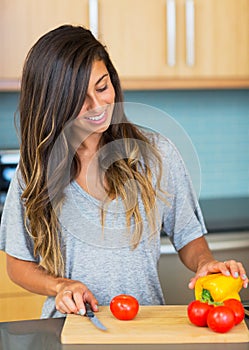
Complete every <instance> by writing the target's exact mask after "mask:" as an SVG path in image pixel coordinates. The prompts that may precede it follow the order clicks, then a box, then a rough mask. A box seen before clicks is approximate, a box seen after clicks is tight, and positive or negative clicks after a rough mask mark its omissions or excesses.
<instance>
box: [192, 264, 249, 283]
mask: <svg viewBox="0 0 249 350" xmlns="http://www.w3.org/2000/svg"><path fill="white" fill-rule="evenodd" d="M218 272H221V273H222V274H223V275H225V276H230V275H231V276H233V277H234V278H239V277H240V278H241V279H242V280H243V287H244V288H247V287H248V277H247V275H246V271H245V268H244V266H243V265H242V263H241V262H238V261H235V260H227V261H224V262H222V261H217V260H212V261H210V262H208V263H205V264H204V265H202V266H201V267H200V268H199V269H198V270H197V272H196V274H195V276H194V277H193V278H192V279H191V280H190V283H189V288H190V289H194V287H195V283H196V281H197V279H198V278H199V277H203V276H207V275H210V274H211V273H218Z"/></svg>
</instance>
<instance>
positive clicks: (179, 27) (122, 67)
mask: <svg viewBox="0 0 249 350" xmlns="http://www.w3.org/2000/svg"><path fill="white" fill-rule="evenodd" d="M99 3H100V5H99V25H100V40H101V41H102V42H103V43H105V44H106V46H107V48H108V50H109V52H110V54H111V57H112V59H113V61H114V63H115V65H116V67H117V68H118V71H119V73H120V75H121V76H122V77H124V78H131V79H132V78H153V79H155V78H163V77H164V78H165V77H168V78H235V79H236V78H241V77H242V78H245V77H247V78H248V77H249V35H248V33H249V1H248V0H208V1H207V0H192V1H189V0H172V1H170V3H171V5H172V4H173V7H174V9H175V11H174V10H173V12H172V6H171V7H170V6H167V4H168V2H167V0H156V1H155V0H146V1H144V0H125V1H122V0H121V1H118V2H117V1H115V0H99ZM192 5H193V7H191V6H192ZM189 6H190V7H189ZM188 10H189V11H190V12H188V14H190V16H187V15H186V12H187V11H188ZM192 10H193V11H194V12H193V13H191V11H192ZM174 12H175V16H174ZM192 15H193V16H192ZM168 16H169V18H170V20H171V21H172V19H173V20H174V18H175V31H174V27H172V26H171V24H172V23H169V22H167V18H168ZM173 22H174V21H173ZM168 24H169V28H168ZM187 27H188V28H190V32H191V28H192V29H194V32H193V38H192V39H193V53H194V61H193V64H188V62H187V53H188V50H189V45H190V47H191V37H190V38H189V36H188V38H187ZM169 31H170V32H171V35H173V36H174V35H175V41H174V43H175V63H174V64H173V65H170V64H169V62H168V60H169V55H170V54H171V53H170V52H169V48H168V42H167V36H168V34H170V33H169ZM188 33H189V32H188ZM189 41H190V42H189Z"/></svg>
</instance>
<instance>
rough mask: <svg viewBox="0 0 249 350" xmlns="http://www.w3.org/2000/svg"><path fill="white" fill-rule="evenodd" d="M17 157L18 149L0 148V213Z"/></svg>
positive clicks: (17, 161) (18, 154)
mask: <svg viewBox="0 0 249 350" xmlns="http://www.w3.org/2000/svg"><path fill="white" fill-rule="evenodd" d="M19 159H20V152H19V150H0V213H1V211H2V208H3V205H4V202H5V198H6V195H7V192H8V188H9V185H10V182H11V179H12V177H13V175H14V173H15V170H16V167H17V165H18V163H19Z"/></svg>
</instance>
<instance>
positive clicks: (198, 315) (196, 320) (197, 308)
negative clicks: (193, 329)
mask: <svg viewBox="0 0 249 350" xmlns="http://www.w3.org/2000/svg"><path fill="white" fill-rule="evenodd" d="M212 308H213V305H208V303H202V302H201V301H199V300H194V301H192V302H191V303H190V304H189V305H188V309H187V311H188V318H189V320H190V321H191V322H192V323H193V324H194V325H196V326H199V327H206V326H207V316H208V313H209V311H210V310H211V309H212Z"/></svg>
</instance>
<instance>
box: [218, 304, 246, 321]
mask: <svg viewBox="0 0 249 350" xmlns="http://www.w3.org/2000/svg"><path fill="white" fill-rule="evenodd" d="M223 304H224V305H225V306H227V307H229V308H230V309H232V311H233V313H234V317H235V320H234V322H235V324H239V323H240V322H242V321H243V319H244V317H245V310H244V307H243V305H242V303H241V302H240V301H239V300H237V299H227V300H225V301H224V302H223Z"/></svg>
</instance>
